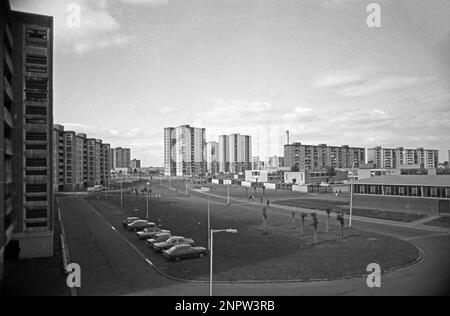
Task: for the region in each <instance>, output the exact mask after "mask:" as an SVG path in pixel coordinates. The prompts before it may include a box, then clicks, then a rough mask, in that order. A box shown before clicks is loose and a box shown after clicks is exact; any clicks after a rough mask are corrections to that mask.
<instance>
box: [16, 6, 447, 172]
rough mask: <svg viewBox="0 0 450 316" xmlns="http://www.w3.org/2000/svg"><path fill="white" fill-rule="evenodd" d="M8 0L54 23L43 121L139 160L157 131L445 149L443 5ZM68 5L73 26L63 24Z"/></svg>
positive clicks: (155, 145)
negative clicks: (372, 8)
mask: <svg viewBox="0 0 450 316" xmlns="http://www.w3.org/2000/svg"><path fill="white" fill-rule="evenodd" d="M371 2H375V1H364V0H107V1H106V0H39V1H38V0H11V6H12V8H13V9H15V10H19V11H29V12H34V13H40V14H47V15H52V16H54V18H55V51H54V53H55V56H54V64H55V69H54V120H55V123H58V124H63V125H65V126H66V129H68V130H75V131H77V132H80V133H87V134H88V136H89V137H92V138H100V139H103V140H104V141H105V142H108V143H111V145H112V146H113V147H117V146H122V147H131V149H132V156H133V158H137V159H141V160H142V161H143V165H144V166H150V165H151V166H162V165H163V150H164V148H163V135H164V127H169V126H171V127H174V126H179V125H183V124H191V125H192V126H195V127H203V128H206V135H207V141H217V140H218V136H219V135H222V134H231V133H241V134H249V135H251V136H252V137H253V156H261V157H262V158H264V157H267V156H272V155H279V156H283V143H284V131H285V130H289V131H290V133H291V141H297V142H302V143H305V144H324V143H325V144H329V145H351V146H358V147H368V148H369V147H374V146H386V147H399V146H403V147H413V148H416V147H426V148H431V149H440V150H441V157H440V160H441V161H445V160H447V159H448V151H449V150H450V1H448V0H429V1H423V0H379V1H376V3H377V4H379V6H380V8H381V15H380V17H381V27H379V28H370V27H368V25H367V17H368V15H369V14H370V13H368V12H367V10H366V9H367V5H368V4H369V3H371ZM71 4H76V5H78V6H79V8H80V9H81V11H80V24H79V27H77V26H76V25H75V26H74V25H73V23H68V20H69V21H73V20H70V19H69V18H70V17H71V14H72V13H73V11H70V10H69V9H70V8H71V7H70V5H71Z"/></svg>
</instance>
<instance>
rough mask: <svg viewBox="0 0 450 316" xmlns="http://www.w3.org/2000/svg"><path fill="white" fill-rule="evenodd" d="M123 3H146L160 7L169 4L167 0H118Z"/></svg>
mask: <svg viewBox="0 0 450 316" xmlns="http://www.w3.org/2000/svg"><path fill="white" fill-rule="evenodd" d="M120 1H121V2H122V3H124V4H138V5H148V6H152V7H161V6H166V5H169V0H120Z"/></svg>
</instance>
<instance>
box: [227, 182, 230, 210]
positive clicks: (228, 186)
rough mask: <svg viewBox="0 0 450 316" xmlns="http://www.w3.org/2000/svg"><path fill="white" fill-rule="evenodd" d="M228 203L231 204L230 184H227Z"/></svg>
mask: <svg viewBox="0 0 450 316" xmlns="http://www.w3.org/2000/svg"><path fill="white" fill-rule="evenodd" d="M227 205H228V206H230V184H228V185H227Z"/></svg>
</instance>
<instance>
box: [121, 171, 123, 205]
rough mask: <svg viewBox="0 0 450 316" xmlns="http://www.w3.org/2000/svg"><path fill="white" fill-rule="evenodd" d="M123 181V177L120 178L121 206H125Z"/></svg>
mask: <svg viewBox="0 0 450 316" xmlns="http://www.w3.org/2000/svg"><path fill="white" fill-rule="evenodd" d="M122 190H123V179H122V176H120V206H123V192H122Z"/></svg>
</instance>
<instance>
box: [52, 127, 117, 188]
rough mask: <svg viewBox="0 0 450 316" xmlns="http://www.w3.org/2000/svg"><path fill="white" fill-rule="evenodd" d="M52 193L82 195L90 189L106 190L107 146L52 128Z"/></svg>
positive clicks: (108, 172)
mask: <svg viewBox="0 0 450 316" xmlns="http://www.w3.org/2000/svg"><path fill="white" fill-rule="evenodd" d="M53 138H54V140H53V156H54V161H53V165H54V168H55V169H54V170H55V171H54V174H53V179H54V181H55V185H54V186H53V188H54V191H55V192H58V191H61V192H62V191H69V192H70V191H83V190H85V189H86V188H88V187H91V186H94V185H103V186H105V187H108V186H109V183H110V179H111V146H110V145H109V144H103V142H102V141H101V140H99V139H91V138H88V137H87V135H86V134H77V133H76V132H74V131H65V130H64V126H61V125H55V126H54V128H53Z"/></svg>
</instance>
